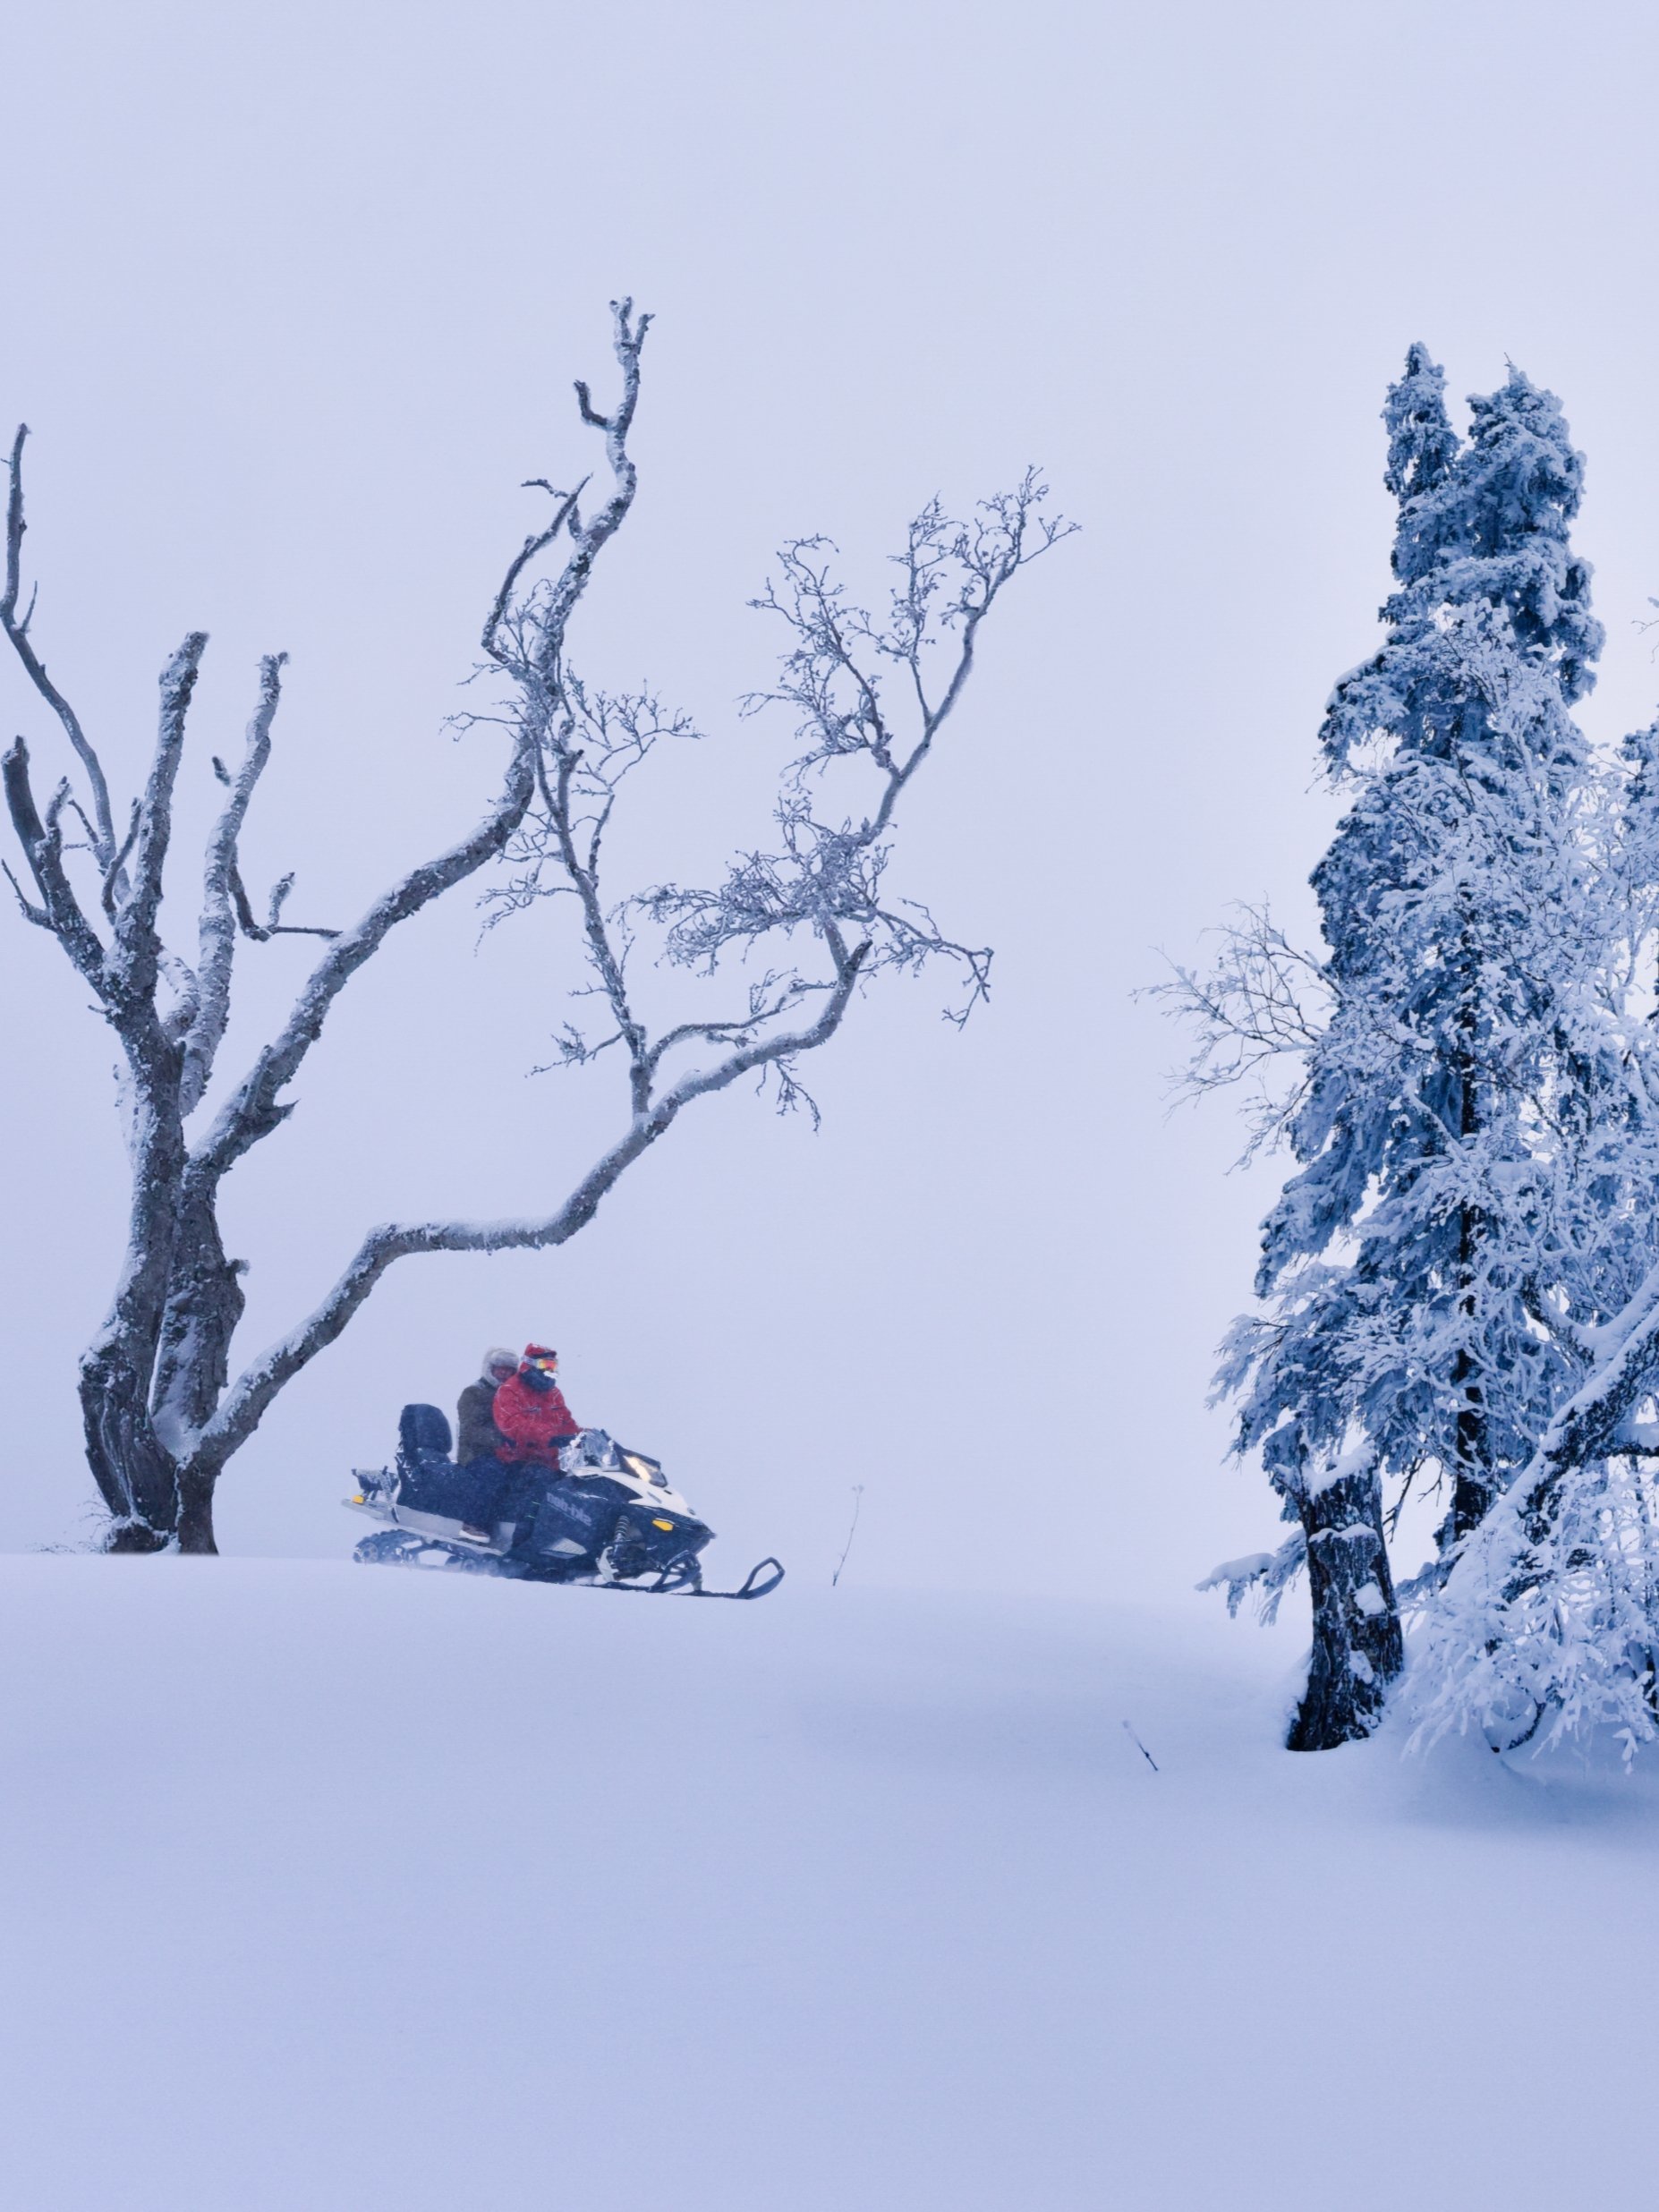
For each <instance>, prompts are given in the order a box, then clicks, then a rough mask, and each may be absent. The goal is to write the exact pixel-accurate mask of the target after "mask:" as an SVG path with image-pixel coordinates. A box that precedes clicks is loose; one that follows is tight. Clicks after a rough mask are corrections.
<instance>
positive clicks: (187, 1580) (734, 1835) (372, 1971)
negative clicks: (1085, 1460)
mask: <svg viewBox="0 0 1659 2212" xmlns="http://www.w3.org/2000/svg"><path fill="white" fill-rule="evenodd" d="M1286 1658H1287V1648H1286V1646H1285V1645H1284V1643H1283V1642H1282V1640H1278V1639H1273V1638H1266V1637H1263V1636H1261V1635H1260V1634H1259V1633H1256V1632H1255V1631H1253V1630H1251V1629H1248V1628H1246V1627H1245V1626H1243V1625H1238V1626H1233V1625H1229V1624H1228V1623H1227V1622H1226V1621H1224V1620H1221V1619H1218V1618H1216V1617H1215V1616H1214V1615H1212V1613H1211V1612H1208V1611H1207V1610H1202V1609H1201V1602H1200V1601H1198V1600H1196V1599H1195V1600H1194V1601H1193V1606H1192V1609H1191V1612H1190V1616H1180V1617H1176V1616H1171V1617H1170V1618H1168V1619H1162V1618H1157V1617H1152V1616H1132V1615H1128V1614H1126V1613H1125V1612H1122V1611H1119V1610H1111V1611H1109V1610H1105V1609H1092V1608H1087V1607H1079V1606H1076V1605H1060V1604H1052V1605H1043V1604H1034V1603H1032V1602H1030V1601H1026V1600H1019V1601H1014V1600H1009V1599H1005V1598H989V1597H986V1598H968V1597H953V1598H949V1599H945V1598H940V1597H938V1596H926V1597H906V1596H904V1595H898V1594H896V1593H892V1592H882V1593H878V1594H872V1593H869V1592H864V1591H860V1590H859V1589H857V1588H855V1587H847V1586H846V1585H843V1587H841V1588H840V1589H838V1590H836V1591H834V1592H831V1591H829V1590H828V1589H825V1588H821V1587H820V1588H808V1587H801V1586H800V1585H799V1584H798V1583H788V1584H786V1585H785V1587H784V1588H783V1590H782V1591H780V1592H779V1593H778V1595H776V1596H775V1597H773V1598H771V1599H770V1600H768V1601H767V1602H766V1603H765V1604H761V1605H757V1606H731V1605H727V1606H722V1605H698V1604H689V1603H685V1602H683V1601H682V1602H678V1603H669V1602H659V1603H655V1604H653V1603H651V1602H649V1601H646V1600H642V1599H641V1600H635V1599H618V1598H617V1597H613V1596H608V1595H604V1594H602V1593H598V1592H585V1591H563V1592H561V1591H550V1590H545V1589H533V1588H526V1587H522V1586H512V1585H505V1584H495V1583H487V1582H481V1581H472V1580H445V1579H439V1578H435V1577H434V1578H424V1577H421V1576H420V1575H415V1574H407V1573H402V1574H400V1573H395V1572H388V1571H380V1572H374V1571H370V1570H362V1569H358V1568H353V1567H351V1566H349V1565H346V1564H340V1565H330V1564H320V1563H317V1562H314V1561H304V1562H285V1561H244V1560H225V1561H181V1560H160V1561H111V1560H103V1559H96V1558H81V1557H51V1556H47V1557H33V1558H11V1559H6V1560H4V1561H0V1697H3V1699H4V1728H3V1732H0V1762H3V1764H0V1821H3V1822H4V1846H3V1854H4V1856H3V1864H0V1893H3V1894H4V1900H5V1903H4V1953H3V1957H0V1977H3V1981H4V1993H5V1995H4V2007H3V2008H0V2019H3V2023H4V2024H3V2028H0V2033H3V2035H4V2052H3V2055H0V2083H3V2084H4V2090H3V2094H4V2105H5V2112H4V2133H3V2135H0V2143H3V2146H4V2148H3V2149H0V2162H3V2164H4V2172H5V2175H6V2180H5V2182H4V2200H5V2201H6V2202H7V2203H8V2204H10V2205H15V2206H17V2207H19V2208H20V2212H21V2208H29V2212H35V2208H41V2212H45V2208H50V2212H81V2208H86V2212H151V2208H155V2212H164V2208H165V2212H195V2208H201V2212H268V2208H272V2212H274V2208H282V2212H332V2208H342V2212H344V2208H352V2212H357V2208H364V2212H368V2208H376V2212H378V2208H381V2207H388V2208H389V2207H396V2208H398V2212H425V2208H431V2212H460V2208H483V2212H496V2208H500V2212H517V2208H520V2207H523V2208H527V2212H528V2208H536V2212H547V2208H558V2212H634V2208H636V2207H637V2208H642V2212H644V2208H650V2212H702V2208H704V2207H708V2208H717V2207H718V2208H721V2212H749V2208H756V2212H758V2208H762V2207H764V2208H767V2212H819V2208H825V2212H828V2208H835V2212H935V2208H937V2212H971V2208H981V2207H984V2208H1003V2207H1008V2208H1014V2207H1022V2208H1023V2207H1033V2208H1041V2212H1072V2208H1076V2212H1085V2208H1086V2212H1098V2208H1143V2207H1144V2208H1158V2212H1161V2208H1181V2212H1187V2208H1193V2212H1212V2208H1226V2212H1254V2208H1256V2207H1258V2206H1259V2207H1262V2208H1270V2207H1271V2208H1276V2212H1283V2208H1288V2212H1333V2208H1339V2207H1340V2208H1343V2212H1372V2208H1376V2212H1383V2208H1388V2212H1394V2208H1396V2207H1397V2206H1398V2205H1400V2203H1402V2202H1403V2203H1408V2204H1410V2205H1411V2206H1412V2207H1413V2208H1414V2212H1434V2208H1447V2212H1451V2208H1454V2207H1455V2208H1457V2212H1487V2208H1492V2212H1499V2208H1502V2212H1511V2208H1530V2207H1534V2206H1536V2207H1540V2208H1542V2207H1544V2206H1549V2207H1552V2208H1555V2207H1561V2206H1569V2207H1573V2206H1579V2205H1587V2204H1603V2203H1620V2204H1641V2203H1646V2202H1648V2201H1650V2200H1651V2199H1652V2196H1653V2193H1654V2189H1655V2183H1654V2180H1653V2148H1652V2140H1651V2134H1652V2131H1651V2114H1652V2108H1653V2080H1654V2069H1655V2061H1656V2060H1659V2034H1656V2032H1655V2002H1654V1996H1653V1992H1654V1988H1655V1979H1656V1977H1659V1879H1656V1878H1655V1877H1656V1876H1659V1819H1656V1818H1655V1795H1654V1792H1653V1791H1652V1789H1651V1788H1650V1787H1649V1784H1648V1782H1647V1781H1646V1778H1645V1777H1644V1776H1642V1775H1641V1774H1638V1777H1637V1779H1636V1781H1635V1782H1633V1783H1625V1782H1621V1781H1619V1780H1618V1779H1617V1778H1616V1777H1615V1776H1612V1775H1607V1776H1603V1777H1598V1776H1591V1775H1588V1774H1585V1773H1584V1772H1582V1770H1581V1769H1578V1768H1576V1767H1575V1766H1574V1765H1572V1764H1571V1763H1570V1762H1566V1763H1562V1764H1560V1765H1557V1766H1556V1767H1554V1768H1553V1770H1552V1771H1551V1773H1550V1774H1548V1775H1547V1776H1545V1775H1541V1774H1539V1773H1538V1772H1537V1771H1536V1769H1531V1770H1527V1771H1524V1772H1520V1773H1511V1772H1510V1771H1507V1769H1506V1768H1505V1766H1504V1765H1502V1764H1501V1763H1500V1762H1499V1761H1498V1760H1496V1759H1493V1758H1492V1757H1490V1755H1489V1754H1487V1753H1486V1752H1485V1751H1484V1750H1481V1751H1478V1752H1476V1750H1474V1749H1472V1748H1468V1747H1456V1746H1454V1747H1453V1748H1451V1751H1450V1752H1449V1753H1445V1754H1442V1755H1439V1756H1437V1757H1435V1758H1434V1760H1432V1761H1431V1762H1429V1763H1428V1764H1426V1765H1425V1764H1424V1763H1422V1762H1418V1761H1416V1760H1413V1761H1408V1762H1402V1761H1401V1760H1400V1758H1399V1757H1398V1756H1397V1754H1396V1748H1395V1747H1394V1746H1393V1745H1391V1743H1388V1742H1386V1741H1385V1742H1382V1743H1379V1744H1375V1745H1373V1746H1370V1747H1367V1748H1364V1749H1357V1750H1348V1751H1344V1752H1340V1753H1338V1754H1333V1755H1328V1756H1325V1757H1312V1758H1309V1757H1303V1758H1296V1757H1290V1756H1289V1755H1287V1754H1285V1753H1283V1752H1281V1751H1280V1750H1279V1749H1278V1748H1276V1744H1275V1727H1276V1724H1277V1721H1278V1716H1279V1714H1280V1709H1281V1706H1282V1704H1283V1698H1284V1691H1285V1680H1284V1669H1285V1662H1286ZM1126 1719H1127V1720H1128V1721H1130V1722H1132V1723H1133V1725H1134V1727H1135V1729H1136V1731H1137V1732H1138V1734H1139V1736H1140V1738H1141V1739H1142V1740H1143V1741H1144V1743H1145V1745H1146V1747H1147V1748H1148V1749H1149V1750H1150V1752H1151V1753H1152V1756H1153V1757H1154V1758H1155V1759H1156V1760H1157V1762H1158V1769H1159V1771H1158V1772H1156V1773H1154V1772H1153V1770H1152V1768H1151V1767H1150V1766H1149V1765H1148V1764H1147V1763H1146V1761H1145V1760H1144V1758H1143V1757H1142V1755H1141V1753H1140V1751H1139V1750H1137V1749H1136V1747H1135V1745H1134V1744H1133V1743H1132V1742H1131V1741H1130V1740H1129V1738H1128V1736H1127V1734H1126V1733H1125V1731H1124V1728H1123V1725H1122V1723H1123V1722H1124V1721H1125V1720H1126Z"/></svg>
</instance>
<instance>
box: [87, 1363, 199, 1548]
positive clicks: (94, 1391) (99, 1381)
mask: <svg viewBox="0 0 1659 2212" xmlns="http://www.w3.org/2000/svg"><path fill="white" fill-rule="evenodd" d="M147 1382H148V1377H147V1376H146V1375H143V1374H140V1373H139V1371H138V1368H137V1366H136V1365H135V1363H134V1362H133V1361H132V1358H131V1357H129V1356H128V1353H127V1348H126V1346H125V1344H124V1342H123V1340H121V1339H119V1338H116V1339H115V1340H114V1341H112V1340H111V1339H110V1337H109V1336H108V1335H107V1334H106V1336H105V1337H104V1338H103V1339H102V1340H100V1341H99V1342H98V1343H97V1344H95V1345H94V1346H93V1347H92V1348H91V1349H90V1350H89V1352H88V1353H87V1354H86V1356H85V1357H84V1358H83V1359H82V1360H81V1424H82V1427H83V1429H84V1432H85V1435H86V1445H87V1464H88V1466H89V1468H91V1470H92V1479H93V1480H94V1482H96V1483H97V1485H98V1494H99V1495H100V1497H102V1499H103V1501H104V1502H105V1504H106V1506H107V1507H108V1508H109V1510H110V1513H111V1515H112V1517H113V1519H114V1521H115V1527H114V1528H113V1529H112V1530H111V1532H110V1536H109V1538H108V1548H109V1550H111V1551H112V1552H157V1551H160V1550H161V1549H162V1548H163V1546H164V1545H166V1544H168V1543H170V1542H171V1540H172V1537H173V1533H174V1529H175V1527H177V1523H178V1481H177V1473H176V1470H175V1468H174V1463H173V1458H172V1454H171V1453H170V1452H168V1451H166V1449H165V1448H164V1446H163V1445H162V1443H161V1441H160V1439H159V1438H158V1437H157V1434H156V1431H155V1426H154V1424H153V1423H152V1422H151V1420H150V1417H149V1390H148V1388H147V1387H146V1385H147Z"/></svg>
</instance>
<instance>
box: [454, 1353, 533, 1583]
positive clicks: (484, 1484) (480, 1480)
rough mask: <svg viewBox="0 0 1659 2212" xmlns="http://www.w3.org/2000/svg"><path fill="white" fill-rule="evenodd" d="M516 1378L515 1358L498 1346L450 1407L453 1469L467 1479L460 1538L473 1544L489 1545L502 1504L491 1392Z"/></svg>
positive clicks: (502, 1440) (502, 1442)
mask: <svg viewBox="0 0 1659 2212" xmlns="http://www.w3.org/2000/svg"><path fill="white" fill-rule="evenodd" d="M517 1373H518V1355H517V1353H516V1352H510V1351H508V1350H507V1349H506V1346H505V1345H500V1344H498V1345H497V1346H496V1347H495V1348H493V1349H492V1350H490V1351H488V1352H486V1353H485V1354H484V1362H483V1366H482V1368H481V1372H480V1374H479V1378H478V1380H477V1382H469V1383H468V1384H467V1386H466V1388H465V1390H464V1391H462V1393H461V1398H460V1402H459V1403H458V1405H457V1406H456V1408H455V1416H456V1418H455V1464H456V1467H457V1468H459V1470H460V1471H461V1473H462V1474H463V1475H464V1476H465V1477H466V1481H465V1483H464V1496H465V1500H466V1506H465V1510H466V1516H467V1518H466V1519H465V1521H464V1523H463V1525H462V1526H463V1533H464V1535H466V1536H470V1537H471V1538H472V1541H473V1542H474V1543H475V1544H476V1543H488V1542H489V1538H490V1536H492V1535H493V1533H494V1529H495V1524H496V1522H497V1521H498V1519H500V1518H501V1515H502V1511H503V1510H504V1506H505V1504H506V1499H505V1497H504V1491H505V1488H506V1484H505V1481H504V1477H505V1475H506V1469H505V1468H504V1466H503V1455H504V1454H505V1452H506V1437H505V1436H503V1434H501V1432H500V1430H499V1429H498V1427H497V1426H496V1424H495V1419H494V1408H495V1402H496V1392H497V1391H498V1390H499V1389H500V1387H501V1385H502V1384H503V1383H504V1382H507V1381H508V1380H509V1379H510V1378H511V1377H512V1376H514V1375H515V1374H517ZM514 1487H515V1488H516V1485H514Z"/></svg>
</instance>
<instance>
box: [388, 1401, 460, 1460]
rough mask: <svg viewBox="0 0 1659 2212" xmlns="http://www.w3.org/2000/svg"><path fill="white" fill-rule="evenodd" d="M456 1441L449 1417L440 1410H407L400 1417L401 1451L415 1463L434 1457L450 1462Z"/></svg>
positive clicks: (398, 1428)
mask: <svg viewBox="0 0 1659 2212" xmlns="http://www.w3.org/2000/svg"><path fill="white" fill-rule="evenodd" d="M454 1441H455V1439H454V1437H453V1435H452V1434H451V1432H450V1427H449V1418H448V1416H447V1414H445V1413H443V1412H441V1411H440V1410H439V1408H438V1407H437V1406H405V1407H404V1409H403V1411H402V1413H401V1414H399V1416H398V1417H397V1442H398V1448H399V1450H400V1451H402V1453H403V1456H404V1459H407V1460H409V1461H411V1462H412V1463H413V1462H414V1461H416V1460H420V1459H427V1458H429V1457H430V1455H432V1454H433V1453H436V1454H437V1455H438V1458H439V1459H447V1458H448V1457H449V1449H450V1446H451V1444H452V1443H453V1442H454Z"/></svg>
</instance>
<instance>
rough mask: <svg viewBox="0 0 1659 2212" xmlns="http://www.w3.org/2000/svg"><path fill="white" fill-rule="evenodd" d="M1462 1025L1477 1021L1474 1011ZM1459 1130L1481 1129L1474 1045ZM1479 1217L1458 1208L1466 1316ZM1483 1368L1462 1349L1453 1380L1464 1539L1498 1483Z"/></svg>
mask: <svg viewBox="0 0 1659 2212" xmlns="http://www.w3.org/2000/svg"><path fill="white" fill-rule="evenodd" d="M1460 1026H1461V1027H1463V1028H1464V1030H1465V1031H1466V1032H1468V1031H1472V1030H1473V1027H1474V1016H1473V1013H1472V1012H1470V1013H1468V1014H1466V1016H1465V1017H1464V1018H1463V1020H1462V1022H1461V1024H1460ZM1458 1085H1459V1114H1458V1125H1459V1134H1460V1135H1461V1136H1462V1137H1463V1140H1464V1142H1465V1143H1466V1144H1467V1143H1468V1140H1469V1139H1470V1138H1471V1137H1473V1136H1478V1134H1479V1132H1480V1102H1479V1096H1478V1093H1477V1090H1476V1081H1475V1064H1474V1055H1473V1053H1472V1051H1468V1052H1464V1053H1463V1054H1461V1055H1460V1056H1459V1074H1458ZM1480 1228H1481V1224H1480V1217H1479V1215H1478V1214H1477V1213H1476V1211H1475V1209H1474V1207H1473V1206H1459V1208H1458V1283H1459V1300H1458V1310H1459V1313H1460V1314H1462V1315H1463V1317H1464V1319H1465V1320H1466V1321H1468V1320H1473V1318H1474V1315H1475V1288H1474V1285H1475V1263H1476V1257H1477V1255H1478V1246H1479V1242H1480ZM1478 1375H1479V1369H1478V1367H1477V1366H1476V1362H1475V1360H1474V1358H1473V1357H1472V1356H1471V1355H1470V1353H1469V1352H1468V1350H1467V1349H1465V1350H1462V1351H1460V1352H1459V1354H1458V1356H1457V1358H1456V1359H1455V1360H1454V1361H1453V1363H1452V1368H1451V1380H1452V1383H1453V1386H1454V1388H1455V1389H1456V1390H1457V1392H1458V1395H1459V1398H1461V1399H1462V1400H1464V1403H1463V1405H1462V1406H1461V1407H1460V1408H1459V1413H1458V1425H1457V1434H1458V1463H1457V1466H1456V1467H1455V1468H1453V1469H1452V1476H1451V1531H1450V1534H1451V1542H1452V1543H1454V1544H1457V1543H1460V1542H1461V1541H1462V1539H1463V1538H1464V1537H1465V1536H1468V1533H1469V1531H1470V1530H1471V1529H1473V1528H1476V1527H1479V1525H1480V1523H1481V1522H1482V1521H1484V1520H1485V1518H1486V1514H1487V1511H1488V1510H1489V1509H1490V1507H1491V1504H1492V1501H1493V1497H1494V1496H1495V1495H1496V1494H1497V1485H1496V1484H1495V1483H1494V1482H1493V1477H1492V1455H1491V1451H1490V1450H1489V1448H1488V1445H1487V1440H1486V1412H1485V1403H1484V1398H1483V1393H1482V1391H1481V1386H1480V1382H1479V1381H1478V1379H1477V1378H1478Z"/></svg>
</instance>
